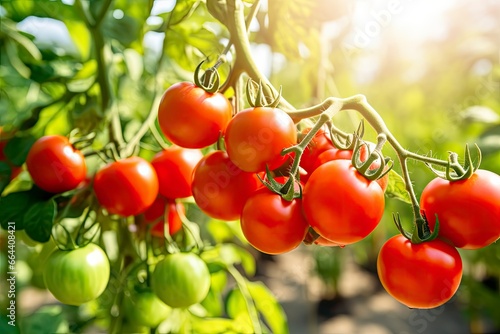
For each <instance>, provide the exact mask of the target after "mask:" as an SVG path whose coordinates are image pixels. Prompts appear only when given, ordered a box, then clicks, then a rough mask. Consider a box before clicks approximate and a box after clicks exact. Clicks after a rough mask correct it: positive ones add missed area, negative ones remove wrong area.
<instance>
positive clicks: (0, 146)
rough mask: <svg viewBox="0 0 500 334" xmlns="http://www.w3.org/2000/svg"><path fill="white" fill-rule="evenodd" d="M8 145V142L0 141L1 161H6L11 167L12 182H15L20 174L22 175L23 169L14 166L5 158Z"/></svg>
mask: <svg viewBox="0 0 500 334" xmlns="http://www.w3.org/2000/svg"><path fill="white" fill-rule="evenodd" d="M0 133H1V132H0ZM7 143H8V140H1V141H0V161H5V163H6V164H7V165H9V167H10V180H13V179H14V178H15V177H17V176H18V175H19V173H21V170H22V168H21V167H19V166H14V165H13V164H12V163H11V162H10V161H9V160H7V157H6V156H5V153H4V152H3V150H4V149H5V146H6V145H7Z"/></svg>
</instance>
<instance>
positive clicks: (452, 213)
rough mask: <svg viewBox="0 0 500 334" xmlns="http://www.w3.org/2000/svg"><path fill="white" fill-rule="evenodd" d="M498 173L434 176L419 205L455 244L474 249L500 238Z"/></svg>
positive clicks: (441, 233)
mask: <svg viewBox="0 0 500 334" xmlns="http://www.w3.org/2000/svg"><path fill="white" fill-rule="evenodd" d="M499 203H500V176H499V175H497V174H495V173H492V172H490V171H487V170H481V169H479V170H477V171H476V172H475V173H474V174H473V175H472V176H471V177H470V178H468V179H465V180H458V181H448V180H444V179H442V178H439V177H438V178H435V179H434V180H432V181H431V182H430V183H429V184H427V186H426V187H425V188H424V190H423V191H422V196H421V197H420V206H421V209H422V211H423V212H424V213H425V216H426V217H427V220H428V222H429V225H430V227H431V228H434V227H435V224H436V219H438V220H439V226H440V228H439V236H440V237H441V238H444V239H447V240H449V241H451V242H452V243H453V245H455V246H456V247H459V248H465V249H477V248H482V247H486V246H488V245H490V244H491V243H493V242H495V241H496V240H497V239H498V238H500V205H499Z"/></svg>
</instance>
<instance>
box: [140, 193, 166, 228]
mask: <svg viewBox="0 0 500 334" xmlns="http://www.w3.org/2000/svg"><path fill="white" fill-rule="evenodd" d="M166 206H167V199H166V198H165V197H163V196H162V195H158V196H157V197H156V199H155V200H154V202H153V204H151V206H149V207H148V208H147V209H146V211H144V222H145V223H146V224H154V223H157V222H159V221H160V220H162V219H163V216H164V215H165V208H166Z"/></svg>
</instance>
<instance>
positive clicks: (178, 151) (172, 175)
mask: <svg viewBox="0 0 500 334" xmlns="http://www.w3.org/2000/svg"><path fill="white" fill-rule="evenodd" d="M201 158H203V153H201V151H200V150H198V149H186V148H182V147H179V146H171V147H169V148H167V149H165V150H163V151H161V152H159V153H157V154H156V155H155V156H154V158H153V160H152V161H151V164H152V165H153V167H154V169H155V170H156V173H157V174H158V181H159V183H160V194H162V195H163V196H165V197H167V198H170V199H176V198H184V197H189V196H191V195H192V193H191V184H192V182H193V170H194V168H195V167H196V164H198V162H199V161H200V160H201Z"/></svg>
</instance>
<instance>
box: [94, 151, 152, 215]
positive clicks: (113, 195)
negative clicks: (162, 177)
mask: <svg viewBox="0 0 500 334" xmlns="http://www.w3.org/2000/svg"><path fill="white" fill-rule="evenodd" d="M94 192H95V195H96V197H97V200H98V201H99V203H100V204H101V205H102V207H104V208H105V209H106V210H107V211H108V212H109V213H111V214H117V215H120V216H125V217H126V216H135V215H138V214H140V213H142V212H144V211H145V210H146V209H147V208H148V207H150V206H151V204H153V202H154V201H155V199H156V196H157V195H158V178H157V176H156V173H155V170H154V169H153V166H151V164H150V163H149V162H147V161H146V160H144V159H142V158H140V157H136V156H133V157H130V158H127V159H123V160H118V161H115V162H112V163H109V164H107V165H106V166H104V167H103V168H101V169H100V170H99V171H98V172H97V173H96V175H95V178H94Z"/></svg>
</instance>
